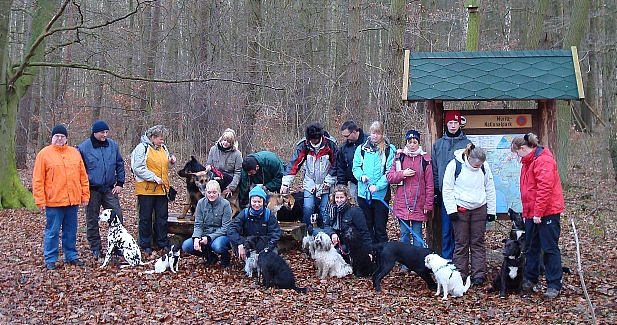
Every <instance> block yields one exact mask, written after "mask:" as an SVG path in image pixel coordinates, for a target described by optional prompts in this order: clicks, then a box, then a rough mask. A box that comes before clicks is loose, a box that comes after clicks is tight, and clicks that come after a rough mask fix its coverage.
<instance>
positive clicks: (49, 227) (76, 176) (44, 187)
mask: <svg viewBox="0 0 617 325" xmlns="http://www.w3.org/2000/svg"><path fill="white" fill-rule="evenodd" d="M51 134H52V138H51V144H50V145H49V146H47V147H45V148H43V149H42V150H41V151H40V152H39V153H38V154H37V155H36V161H35V163H34V172H33V174H32V193H33V194H34V202H35V203H36V205H37V206H38V207H39V208H40V209H43V210H45V216H46V218H47V222H46V224H45V238H44V247H43V254H44V256H45V266H46V267H47V269H48V270H54V269H55V268H56V261H57V260H58V240H59V235H60V227H62V250H63V251H64V262H65V263H68V264H73V265H77V266H83V265H84V263H83V262H82V261H80V260H79V258H78V257H77V249H76V247H75V246H76V244H77V211H78V208H79V205H80V204H81V205H82V206H85V205H87V204H88V201H89V200H90V188H89V186H90V184H89V182H88V174H87V173H86V168H85V166H84V163H83V161H82V159H81V155H80V154H79V151H77V149H75V148H73V147H71V146H69V145H68V144H67V137H68V131H67V130H66V128H65V127H64V126H62V125H61V124H58V125H56V126H55V127H54V128H53V130H52V132H51Z"/></svg>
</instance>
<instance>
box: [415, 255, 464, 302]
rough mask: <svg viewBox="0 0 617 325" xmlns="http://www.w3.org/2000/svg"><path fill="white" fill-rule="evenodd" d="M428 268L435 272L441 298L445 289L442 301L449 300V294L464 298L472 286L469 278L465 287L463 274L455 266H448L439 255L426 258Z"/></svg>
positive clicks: (437, 294) (425, 262)
mask: <svg viewBox="0 0 617 325" xmlns="http://www.w3.org/2000/svg"><path fill="white" fill-rule="evenodd" d="M424 264H425V265H426V267H428V268H429V269H431V270H432V271H433V274H434V275H435V280H437V293H436V294H435V295H436V296H439V292H440V289H441V288H443V298H441V299H442V300H447V299H448V294H450V295H451V296H453V297H462V296H463V294H464V293H465V292H467V290H468V289H469V287H470V286H471V280H470V277H469V276H468V277H467V281H466V283H465V284H464V285H463V279H462V278H461V273H460V272H459V271H457V270H456V268H454V265H452V264H448V261H447V260H446V259H444V258H443V257H441V256H439V255H437V254H429V255H427V256H426V257H425V258H424Z"/></svg>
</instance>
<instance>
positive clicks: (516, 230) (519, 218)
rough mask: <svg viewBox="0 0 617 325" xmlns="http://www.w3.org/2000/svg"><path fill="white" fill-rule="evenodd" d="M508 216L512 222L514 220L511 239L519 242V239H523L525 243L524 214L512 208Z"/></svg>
mask: <svg viewBox="0 0 617 325" xmlns="http://www.w3.org/2000/svg"><path fill="white" fill-rule="evenodd" d="M508 216H509V217H510V220H512V229H510V239H513V240H518V239H519V238H523V242H525V222H524V221H523V214H522V213H520V212H516V211H514V210H512V208H510V209H508Z"/></svg>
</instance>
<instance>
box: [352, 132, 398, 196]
mask: <svg viewBox="0 0 617 325" xmlns="http://www.w3.org/2000/svg"><path fill="white" fill-rule="evenodd" d="M384 140H385V141H386V144H387V146H388V147H390V150H386V151H389V152H387V153H388V156H387V157H386V152H384V153H383V154H379V150H378V149H377V147H376V146H375V145H373V144H372V142H371V139H370V138H369V139H368V140H366V142H365V143H364V144H363V145H362V146H360V147H358V148H357V149H356V153H355V154H354V157H353V169H352V170H353V176H354V177H355V178H356V179H357V180H358V197H361V198H364V199H373V198H379V199H382V200H383V199H385V197H386V192H387V190H388V187H389V186H390V184H389V183H388V180H387V179H386V171H387V170H388V169H389V168H390V166H391V165H392V161H393V160H394V155H396V148H395V147H394V145H392V144H391V143H390V141H389V140H388V139H387V138H385V137H384ZM362 151H364V154H363V153H362ZM384 166H385V168H384ZM362 176H368V178H369V181H368V184H364V183H362ZM371 185H375V187H377V191H376V192H375V193H372V194H371V195H369V190H368V188H369V186H371ZM367 196H369V197H367Z"/></svg>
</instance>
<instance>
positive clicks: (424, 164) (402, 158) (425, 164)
mask: <svg viewBox="0 0 617 325" xmlns="http://www.w3.org/2000/svg"><path fill="white" fill-rule="evenodd" d="M420 157H422V171H424V172H425V171H426V166H428V165H429V164H430V163H431V162H430V161H428V160H426V159H424V155H420ZM404 159H405V155H400V156H399V158H398V160H400V161H401V165H402V164H403V160H404ZM482 170H484V165H482ZM458 172H459V174H460V173H461V171H460V170H459V171H458ZM457 176H458V174H457Z"/></svg>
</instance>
